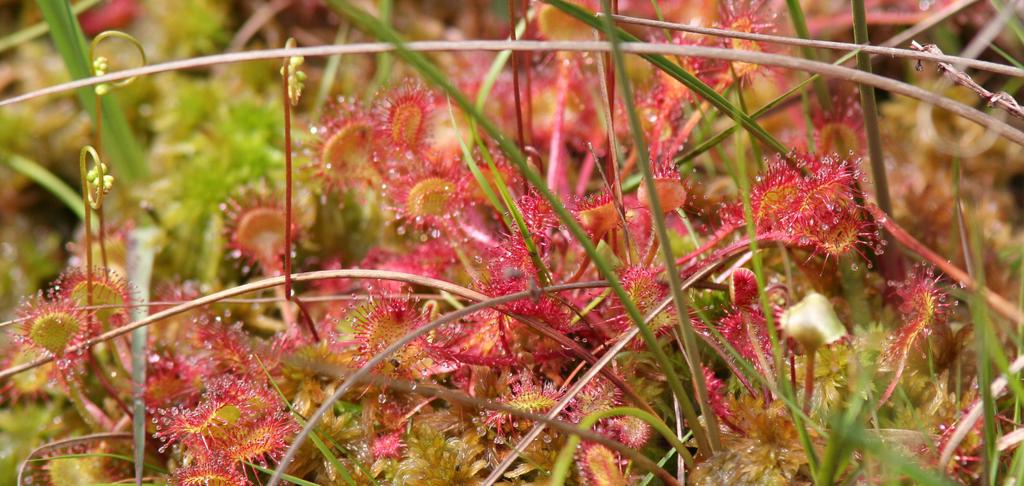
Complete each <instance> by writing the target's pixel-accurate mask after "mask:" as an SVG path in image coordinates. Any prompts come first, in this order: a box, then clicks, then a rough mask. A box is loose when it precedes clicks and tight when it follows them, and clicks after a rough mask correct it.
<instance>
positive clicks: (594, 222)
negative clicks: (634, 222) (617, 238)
mask: <svg viewBox="0 0 1024 486" xmlns="http://www.w3.org/2000/svg"><path fill="white" fill-rule="evenodd" d="M573 214H575V216H576V219H577V220H578V221H579V222H580V226H583V228H584V229H586V230H587V233H589V234H590V237H591V239H593V240H595V241H596V240H599V239H601V238H603V237H604V235H606V234H608V232H609V231H611V230H613V229H615V228H618V227H619V224H621V222H622V219H621V218H620V217H619V214H618V211H617V210H616V209H615V203H614V202H613V201H612V195H611V194H610V193H609V192H607V191H602V192H599V193H597V194H591V195H589V196H586V197H582V198H577V200H576V204H575V208H574V210H573Z"/></svg>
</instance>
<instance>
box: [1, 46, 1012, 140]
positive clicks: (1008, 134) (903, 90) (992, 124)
mask: <svg viewBox="0 0 1024 486" xmlns="http://www.w3.org/2000/svg"><path fill="white" fill-rule="evenodd" d="M403 48H405V49H408V50H409V51H412V52H429V51H447V52H458V51H507V50H513V51H517V50H527V51H567V52H606V51H608V50H609V49H610V48H611V46H610V45H609V44H608V43H607V42H599V41H576V42H569V41H515V42H512V41H423V42H411V43H408V44H405V45H403ZM396 49H397V47H396V46H395V45H394V44H390V43H385V42H372V43H365V44H346V45H341V46H335V45H325V46H313V47H299V48H295V49H267V50H262V51H248V52H238V53H229V54H217V55H213V56H205V57H196V58H192V59H186V60H182V61H172V62H167V63H162V64H153V65H149V66H145V67H141V68H135V69H126V70H124V71H118V72H115V73H110V74H106V75H103V76H96V77H92V78H85V79H79V80H76V81H71V82H67V83H62V84H58V85H54V86H51V87H48V88H43V89H39V90H35V91H32V92H29V93H26V94H22V95H19V96H14V97H11V98H7V99H5V100H3V101H0V107H2V106H6V105H10V104H14V103H19V102H22V101H26V100H30V99H34V98H39V97H41V96H48V95H52V94H57V93H63V92H66V91H69V90H73V89H78V88H82V87H86V86H93V85H96V84H101V83H107V82H112V81H119V80H122V79H126V78H130V77H133V76H146V75H150V74H155V73H161V72H168V71H178V70H183V69H194V68H199V67H207V66H212V65H217V64H224V63H235V62H248V61H256V60H266V59H280V58H283V57H290V56H309V57H323V56H333V55H338V54H371V53H378V52H391V51H394V50H396ZM622 51H623V52H627V53H635V54H659V55H673V56H691V57H707V58H713V59H722V60H726V61H734V62H748V63H753V64H761V65H765V66H775V67H781V68H786V69H796V70H800V71H806V72H811V73H816V74H820V75H823V76H827V77H831V78H837V79H843V80H846V81H851V82H854V83H860V84H867V85H871V86H874V87H876V88H879V89H883V90H886V91H889V92H891V93H896V94H900V95H903V96H907V97H909V98H914V99H917V100H920V101H923V102H925V103H928V104H930V105H933V106H937V107H939V108H943V109H945V110H949V111H950V112H952V113H954V114H956V115H958V116H961V117H963V118H966V119H968V120H971V121H973V122H975V123H977V124H978V125H980V126H982V127H983V128H987V129H990V130H992V131H994V132H996V133H998V134H999V135H1001V136H1003V137H1004V138H1006V139H1008V140H1011V141H1013V142H1014V143H1016V144H1018V145H1021V146H1024V132H1021V131H1020V130H1018V129H1016V128H1014V127H1012V126H1010V125H1009V124H1007V123H1006V122H1003V121H1001V120H999V119H997V118H995V117H992V116H991V115H988V114H986V113H984V112H982V111H980V110H977V109H974V108H971V107H969V106H967V105H965V104H963V103H960V102H957V101H954V100H951V99H949V98H946V97H944V96H940V95H937V94H935V93H932V92H930V91H927V90H924V89H921V88H919V87H917V86H914V85H911V84H909V83H904V82H901V81H897V80H894V79H890V78H886V77H883V76H879V75H877V74H871V73H865V72H863V71H860V70H857V69H851V68H847V67H843V66H837V65H832V64H826V63H821V62H815V61H808V60H806V59H803V58H799V57H793V56H785V55H781V54H768V53H758V52H752V51H742V50H734V49H721V48H716V47H702V46H681V45H666V44H652V43H646V42H625V43H623V44H622Z"/></svg>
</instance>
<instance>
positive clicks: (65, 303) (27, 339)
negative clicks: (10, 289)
mask: <svg viewBox="0 0 1024 486" xmlns="http://www.w3.org/2000/svg"><path fill="white" fill-rule="evenodd" d="M18 318H19V319H21V323H20V324H19V332H18V333H17V334H16V335H15V340H16V341H17V342H18V343H19V344H21V345H22V346H25V347H26V348H30V349H32V350H35V351H37V352H40V353H42V354H43V355H45V356H51V357H54V358H56V362H57V368H58V369H59V370H60V372H61V373H62V375H66V374H69V373H72V372H73V371H75V370H76V369H78V368H79V365H81V363H82V362H83V360H84V358H85V356H86V352H87V350H83V349H78V350H76V351H70V350H71V349H73V348H77V347H79V346H81V345H82V344H84V343H85V342H87V341H88V340H89V338H91V337H93V336H95V335H96V333H97V332H98V329H97V326H96V325H95V323H94V319H92V318H90V314H89V312H88V311H85V310H83V309H82V308H81V307H79V306H78V305H76V304H75V303H74V302H72V301H71V300H69V299H66V298H60V299H58V300H52V299H45V298H43V295H42V294H41V293H40V294H37V295H36V296H35V297H34V298H32V299H28V300H26V301H25V302H24V303H22V304H21V307H20V308H19V309H18Z"/></svg>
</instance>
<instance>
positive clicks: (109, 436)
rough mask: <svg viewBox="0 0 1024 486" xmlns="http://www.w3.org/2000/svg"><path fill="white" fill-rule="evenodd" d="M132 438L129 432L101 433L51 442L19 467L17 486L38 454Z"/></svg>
mask: <svg viewBox="0 0 1024 486" xmlns="http://www.w3.org/2000/svg"><path fill="white" fill-rule="evenodd" d="M131 438H132V434H129V433H127V432H116V433H100V434H92V435H85V436H82V437H73V438H71V439H64V440H58V441H55V442H50V443H48V444H43V445H41V446H39V447H37V448H36V449H35V450H33V451H32V452H29V453H28V456H27V457H26V458H25V460H24V461H22V462H21V465H20V466H18V478H17V482H16V483H15V484H17V485H18V486H21V484H23V482H22V479H23V477H24V475H25V468H26V467H28V463H29V461H31V459H32V457H33V456H35V455H36V454H42V453H44V452H46V451H52V450H54V449H57V448H60V447H68V446H73V445H77V444H86V443H89V442H93V441H97V440H131Z"/></svg>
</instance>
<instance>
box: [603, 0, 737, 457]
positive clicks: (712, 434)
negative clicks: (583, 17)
mask: <svg viewBox="0 0 1024 486" xmlns="http://www.w3.org/2000/svg"><path fill="white" fill-rule="evenodd" d="M601 3H602V5H603V8H604V11H605V13H606V15H605V16H604V17H603V18H604V19H605V35H606V36H608V38H609V39H610V40H611V44H612V58H613V59H614V62H613V63H612V64H614V68H615V74H616V78H617V79H618V83H619V89H620V90H622V98H623V103H624V104H625V108H626V113H627V115H628V120H629V131H630V133H632V135H633V144H634V147H633V150H635V151H636V154H637V155H636V158H637V166H639V167H640V171H641V173H642V174H643V176H644V180H645V181H647V184H644V187H645V188H646V189H647V201H648V204H649V205H650V210H651V219H652V220H653V222H654V228H655V234H656V235H657V237H658V245H659V246H660V247H661V255H662V257H663V259H664V261H665V268H666V269H667V272H666V273H667V274H668V282H669V288H670V289H671V291H672V301H673V302H674V303H675V307H676V313H677V314H678V316H679V321H680V322H679V327H680V330H681V333H682V338H683V348H684V349H685V351H686V360H687V363H688V365H689V368H690V379H691V380H693V386H694V388H696V390H697V403H698V404H699V405H700V411H701V415H703V416H704V423H705V424H706V427H705V429H706V430H707V442H708V443H707V444H703V443H700V442H701V438H702V437H701V435H700V434H699V433H698V432H697V431H695V432H694V437H695V438H697V441H698V443H700V446H701V450H700V452H701V453H702V454H703V453H708V454H714V453H715V451H717V450H718V449H721V448H722V443H721V439H720V438H719V436H718V420H717V417H716V416H715V413H714V411H712V410H711V400H710V399H709V397H708V389H707V385H706V384H705V383H704V371H703V368H702V367H701V361H700V352H699V351H698V349H697V338H696V337H695V336H694V330H693V323H691V322H690V313H689V312H688V311H687V309H686V308H687V304H686V296H685V295H684V294H683V289H682V283H681V282H680V280H679V273H678V272H677V271H676V268H675V260H676V258H675V255H674V254H673V253H672V246H671V241H670V240H669V236H668V229H667V227H666V226H665V213H664V212H663V211H662V208H661V201H659V200H658V192H657V190H656V189H655V184H654V172H653V170H652V169H651V157H650V154H649V153H648V151H647V144H646V143H645V141H644V131H643V127H642V126H641V124H640V116H639V115H638V114H637V110H636V106H635V102H634V100H633V89H632V85H631V83H630V82H629V76H628V75H627V74H626V60H625V59H624V58H623V56H622V49H621V45H620V44H621V43H620V41H619V36H618V33H617V32H616V30H615V28H614V25H613V24H612V21H611V17H609V16H608V15H610V12H611V8H610V6H609V3H608V0H602V2H601ZM676 399H677V400H679V405H680V409H681V410H682V413H683V416H684V417H685V418H686V421H687V422H688V423H689V424H690V427H691V428H692V427H693V426H694V424H695V423H697V417H696V414H695V413H694V410H693V405H692V404H690V403H689V401H688V398H687V396H686V395H679V394H676Z"/></svg>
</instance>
